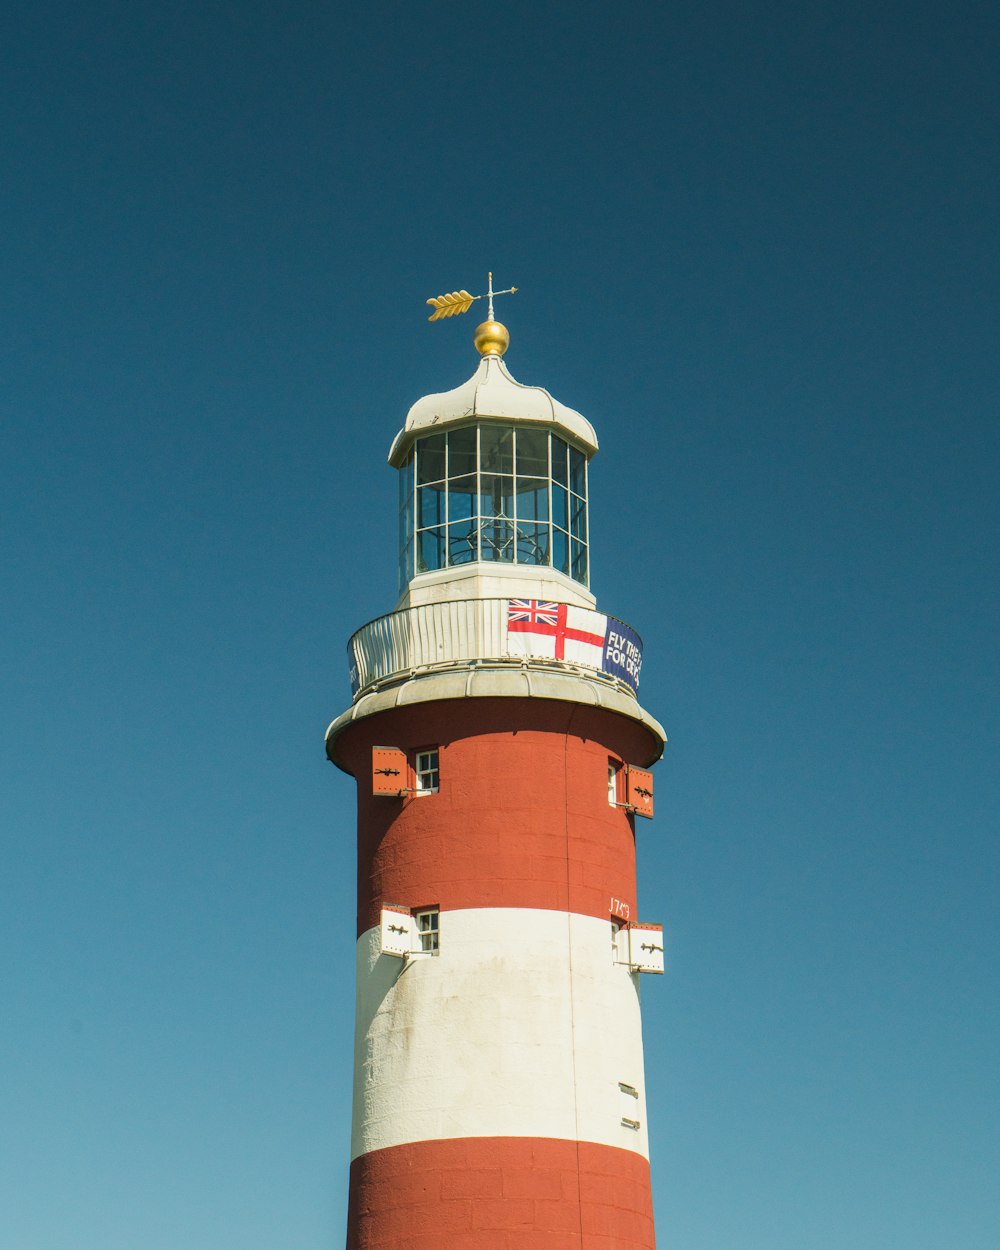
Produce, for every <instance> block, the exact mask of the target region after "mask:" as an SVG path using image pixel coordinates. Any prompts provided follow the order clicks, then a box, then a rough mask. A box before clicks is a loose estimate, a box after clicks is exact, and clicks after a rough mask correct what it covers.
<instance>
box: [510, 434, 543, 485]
mask: <svg viewBox="0 0 1000 1250" xmlns="http://www.w3.org/2000/svg"><path fill="white" fill-rule="evenodd" d="M517 472H518V475H519V476H520V475H523V476H524V477H548V476H549V435H548V431H547V430H525V429H519V430H518V431H517Z"/></svg>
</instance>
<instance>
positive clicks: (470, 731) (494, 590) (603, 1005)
mask: <svg viewBox="0 0 1000 1250" xmlns="http://www.w3.org/2000/svg"><path fill="white" fill-rule="evenodd" d="M491 312H492V310H491ZM507 342H508V336H507V332H506V330H505V329H504V328H503V327H502V326H500V325H499V324H498V323H497V322H495V321H493V320H492V318H491V319H490V320H489V321H487V322H485V323H484V324H483V325H481V326H480V327H479V329H478V330H477V332H476V346H477V348H478V350H479V352H480V355H481V360H480V363H479V366H478V368H477V369H476V372H475V374H474V375H473V376H472V377H471V378H470V379H469V380H468V381H467V382H466V383H465V384H464V385H462V386H459V387H457V388H456V389H455V390H453V391H448V392H446V393H444V394H441V395H430V396H427V397H425V398H424V399H421V400H420V401H418V402H417V403H416V404H415V405H414V406H413V407H412V408H411V409H410V412H409V414H408V416H407V418H406V422H405V425H404V427H403V429H402V430H401V431H400V432H399V434H398V435H397V436H396V439H395V441H394V442H393V444H392V449H391V451H390V453H389V462H390V464H391V465H392V466H393V467H394V468H395V469H397V470H398V473H399V482H400V503H399V517H400V595H401V597H400V600H399V602H398V604H397V607H396V609H395V611H393V612H392V613H390V614H389V615H388V616H384V617H380V618H378V619H377V620H374V621H371V622H369V624H367V625H365V626H364V627H363V628H362V629H360V630H359V631H358V632H357V633H356V634H355V635H354V637H353V638H352V639H351V642H350V647H349V651H350V663H351V682H352V690H353V703H352V706H351V707H350V708H349V709H348V710H347V711H346V712H344V713H343V715H341V716H339V717H338V718H337V720H335V721H334V722H333V724H332V725H331V726H330V729H329V731H328V733H327V750H328V754H329V756H330V759H332V760H333V761H334V762H335V763H336V764H338V765H339V766H340V767H341V768H342V769H344V770H345V771H347V772H349V773H351V774H352V775H353V776H354V777H355V778H356V780H357V789H358V943H357V1017H356V1029H355V1056H354V1114H353V1128H352V1146H351V1182H350V1203H349V1214H348V1231H347V1246H348V1250H646V1248H647V1247H652V1246H653V1245H654V1234H653V1212H652V1200H651V1194H650V1176H649V1158H648V1144H647V1126H646V1099H645V1082H644V1075H643V1055H642V1034H641V1025H640V1016H639V980H640V973H641V972H661V971H662V970H663V942H662V934H661V931H660V929H659V927H658V926H653V925H642V924H639V923H637V919H636V910H635V907H636V859H635V816H636V815H637V814H638V815H647V816H649V815H652V777H651V774H650V773H649V771H648V769H649V767H650V766H651V765H652V764H653V762H654V761H655V760H657V759H658V758H659V756H660V754H661V752H662V750H663V745H664V735H663V730H662V729H661V727H660V725H659V724H658V723H657V722H656V721H655V720H654V719H653V718H652V717H651V716H650V715H649V714H648V713H647V712H645V711H644V710H643V708H642V707H641V706H640V704H639V702H638V698H637V689H638V681H639V669H640V666H641V659H642V644H641V641H640V640H639V637H638V635H637V634H636V633H635V632H634V631H633V630H632V629H631V628H630V627H629V626H627V625H625V624H624V623H623V622H621V621H619V620H617V619H616V618H614V617H612V616H609V615H607V614H606V613H603V612H601V611H599V610H598V609H597V604H596V601H595V599H594V596H593V595H592V594H591V592H590V589H589V529H588V499H587V466H588V462H589V460H590V458H591V457H592V456H593V455H594V453H595V452H596V451H597V439H596V436H595V434H594V430H593V428H592V426H591V425H590V423H589V422H588V421H587V420H586V419H585V418H584V417H582V416H581V415H580V414H579V413H578V412H574V411H573V410H572V409H570V408H567V407H565V406H564V405H563V404H561V403H559V402H558V401H557V400H555V399H553V398H552V396H550V395H549V394H548V392H546V391H545V390H543V389H541V388H540V387H531V386H523V385H521V384H520V383H518V382H516V381H515V380H514V379H513V377H512V376H511V375H510V373H509V372H508V370H507V368H506V366H505V364H504V363H503V360H502V356H503V352H504V350H505V349H506V346H507Z"/></svg>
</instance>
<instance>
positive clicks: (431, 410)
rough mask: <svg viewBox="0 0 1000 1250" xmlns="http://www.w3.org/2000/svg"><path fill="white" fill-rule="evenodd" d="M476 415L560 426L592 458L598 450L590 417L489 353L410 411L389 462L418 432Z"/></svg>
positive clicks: (393, 461)
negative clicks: (458, 381)
mask: <svg viewBox="0 0 1000 1250" xmlns="http://www.w3.org/2000/svg"><path fill="white" fill-rule="evenodd" d="M475 417H483V418H486V419H490V418H494V419H496V420H498V421H514V422H517V421H531V422H538V423H539V424H544V425H547V426H550V427H554V428H555V429H557V430H559V431H560V432H561V433H562V434H564V435H565V436H566V437H568V439H569V441H570V442H572V443H574V444H575V445H576V446H577V447H579V448H580V450H581V451H583V452H585V453H586V455H587V458H588V459H589V458H590V457H591V456H592V455H593V454H594V452H595V451H597V435H596V434H595V433H594V427H593V426H592V425H591V424H590V422H589V421H588V420H587V418H586V417H584V416H581V415H580V413H578V412H576V411H575V410H574V409H572V408H567V407H566V405H565V404H561V403H560V402H559V401H558V400H557V399H553V398H552V396H551V395H550V394H549V393H548V391H547V390H545V389H544V387H541V386H524V385H522V383H520V382H518V381H516V380H515V379H514V378H513V377H512V376H511V374H510V371H509V370H508V369H507V366H506V365H505V364H504V362H503V361H502V360H501V358H500V357H499V356H497V355H488V356H484V357H483V359H482V360H481V361H480V362H479V368H478V369H477V370H476V372H475V373H474V374H473V375H472V377H471V378H469V380H468V381H467V382H463V383H462V385H461V386H456V387H455V389H454V390H453V391H444V392H443V393H442V394H440V395H425V396H424V397H423V399H418V400H417V402H416V403H415V404H414V405H413V407H412V408H411V409H410V411H409V412H408V413H407V414H406V424H405V425H404V426H403V428H402V429H401V430H400V431H399V433H398V434H397V435H396V437H395V438H394V439H393V442H392V447H391V448H390V450H389V463H390V464H391V465H393V466H395V467H397V468H398V467H399V465H400V464H401V463H402V461H403V457H404V456H405V455H406V452H407V450H408V449H409V446H410V444H411V443H412V442H413V440H414V438H416V437H417V436H418V435H420V434H423V433H425V432H427V431H429V430H432V429H433V430H437V429H445V428H447V427H448V426H450V425H455V424H456V423H458V422H460V421H469V420H471V419H473V418H475Z"/></svg>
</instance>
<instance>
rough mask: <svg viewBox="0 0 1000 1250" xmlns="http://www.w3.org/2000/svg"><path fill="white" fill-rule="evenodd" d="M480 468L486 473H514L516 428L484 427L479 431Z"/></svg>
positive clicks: (506, 426)
mask: <svg viewBox="0 0 1000 1250" xmlns="http://www.w3.org/2000/svg"><path fill="white" fill-rule="evenodd" d="M479 455H480V467H481V469H482V471H483V472H484V473H513V472H514V427H513V426H511V425H483V426H481V427H480V430H479Z"/></svg>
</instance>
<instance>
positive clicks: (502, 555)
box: [479, 521, 514, 563]
mask: <svg viewBox="0 0 1000 1250" xmlns="http://www.w3.org/2000/svg"><path fill="white" fill-rule="evenodd" d="M479 546H480V557H479V558H480V559H481V560H504V561H506V562H507V563H512V562H513V560H514V526H513V525H512V524H511V522H510V521H483V523H482V526H481V528H480V531H479Z"/></svg>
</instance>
